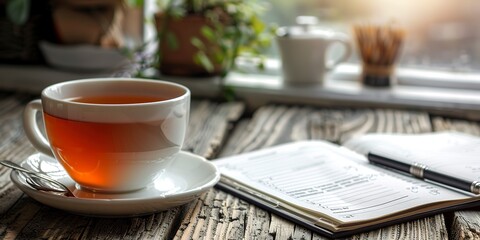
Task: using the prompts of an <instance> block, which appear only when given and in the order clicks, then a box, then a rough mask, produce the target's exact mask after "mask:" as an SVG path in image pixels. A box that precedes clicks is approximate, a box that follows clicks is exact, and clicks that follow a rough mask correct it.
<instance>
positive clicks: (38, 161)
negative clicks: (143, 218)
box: [10, 152, 220, 217]
mask: <svg viewBox="0 0 480 240" xmlns="http://www.w3.org/2000/svg"><path fill="white" fill-rule="evenodd" d="M21 165H22V166H23V167H25V168H27V169H30V170H34V171H38V172H43V173H45V174H48V175H50V176H51V177H53V178H55V179H56V180H58V181H60V182H62V183H63V184H65V185H66V186H67V187H68V188H69V189H70V190H71V191H72V192H73V194H74V195H75V196H76V198H74V197H66V196H63V195H57V194H54V193H50V192H43V191H39V190H35V189H33V188H32V187H30V186H29V185H28V184H27V183H26V182H25V178H24V177H23V175H22V174H18V172H17V171H12V173H11V174H10V178H11V179H12V181H13V182H14V183H15V185H17V186H18V187H19V188H20V189H21V190H22V191H23V192H25V193H26V194H27V195H29V196H30V197H32V198H34V199H35V200H37V201H39V202H41V203H43V204H45V205H48V206H51V207H54V208H58V209H62V210H65V211H69V212H73V213H77V214H81V215H90V216H104V217H105V216H111V217H115V216H138V215H144V214H149V213H153V212H159V211H163V210H167V209H169V208H172V207H175V206H179V205H182V204H185V203H188V202H190V201H192V200H194V199H195V198H197V197H198V196H199V195H200V194H201V193H203V192H205V191H207V190H208V189H210V188H211V187H213V186H214V185H215V184H216V183H217V182H218V180H219V179H220V173H219V171H218V170H217V168H216V167H215V165H213V164H212V163H210V162H208V161H207V160H205V159H204V158H202V157H200V156H197V155H194V154H191V153H187V152H180V153H179V154H178V157H177V159H176V160H174V161H173V163H172V164H171V165H170V166H169V167H168V168H167V170H166V171H165V174H162V175H161V176H160V177H159V178H157V180H155V182H154V183H152V184H150V185H149V186H147V187H145V188H144V189H141V190H138V191H135V192H129V193H118V194H106V193H93V192H90V191H85V190H81V189H79V187H78V186H77V184H75V182H74V181H73V180H72V179H71V178H70V177H69V176H68V175H67V173H66V172H65V170H63V167H62V166H61V165H60V164H59V163H58V162H57V161H56V160H55V159H53V158H51V157H48V156H46V155H43V154H40V153H38V154H34V155H31V156H29V157H28V158H27V159H26V160H24V161H23V162H22V163H21Z"/></svg>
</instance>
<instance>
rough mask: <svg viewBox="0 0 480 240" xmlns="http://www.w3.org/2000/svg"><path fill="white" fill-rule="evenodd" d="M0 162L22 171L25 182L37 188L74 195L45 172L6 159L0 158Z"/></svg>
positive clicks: (68, 195)
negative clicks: (35, 170) (29, 168)
mask: <svg viewBox="0 0 480 240" xmlns="http://www.w3.org/2000/svg"><path fill="white" fill-rule="evenodd" d="M0 164H2V165H3V166H6V167H9V168H12V169H14V170H17V171H20V172H21V173H23V176H24V177H25V181H26V182H27V184H28V185H30V186H31V187H33V188H35V189H37V190H41V191H47V192H57V193H63V195H65V196H67V197H75V195H73V193H72V192H71V191H70V189H68V187H67V186H65V185H64V184H63V183H61V182H59V181H57V180H55V179H53V178H51V177H50V176H48V175H46V174H43V173H39V172H34V171H31V170H28V169H26V168H24V167H22V166H20V165H18V164H16V163H14V162H12V161H8V160H1V161H0Z"/></svg>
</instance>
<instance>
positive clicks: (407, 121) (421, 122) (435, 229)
mask: <svg viewBox="0 0 480 240" xmlns="http://www.w3.org/2000/svg"><path fill="white" fill-rule="evenodd" d="M430 131H432V127H431V125H430V119H429V116H428V114H426V113H421V112H412V111H399V110H384V109H376V110H374V109H356V110H352V109H315V108H309V107H286V106H275V105H269V106H265V107H262V108H260V109H258V110H257V111H256V112H255V113H254V115H253V117H252V119H250V120H249V121H248V120H244V121H243V122H241V123H240V124H239V125H238V128H237V129H236V130H235V132H234V133H233V134H232V135H231V137H230V139H229V140H228V141H227V144H226V146H225V147H224V149H223V151H222V152H221V153H220V156H229V155H233V154H238V153H242V152H247V151H252V150H256V149H261V148H265V147H268V146H272V145H277V144H280V143H285V142H290V141H299V140H305V139H324V140H328V141H331V142H336V143H342V142H344V141H346V140H347V139H349V138H351V137H355V136H359V135H362V134H366V133H372V132H382V133H421V132H430ZM248 208H249V209H250V212H257V211H258V212H260V211H263V210H257V207H256V206H254V205H250V204H248ZM267 215H270V216H264V215H261V216H258V215H256V214H248V215H247V220H246V224H247V226H246V229H248V230H249V232H251V230H250V229H256V230H255V232H259V233H264V232H266V231H268V234H269V235H268V236H267V238H272V239H325V238H323V237H321V236H319V235H318V234H316V233H312V232H311V231H309V230H307V229H304V228H302V227H301V226H297V225H295V224H293V223H291V222H289V221H286V220H284V219H282V218H279V217H277V216H276V215H274V214H268V213H267ZM268 219H270V221H269V222H268V224H267V223H266V220H268ZM258 223H262V224H258ZM262 236H265V235H262ZM412 237H413V238H415V239H446V238H447V237H448V234H447V230H446V226H445V224H444V219H443V215H437V216H434V217H430V218H425V219H420V220H417V221H413V222H409V223H405V224H399V225H395V226H391V227H386V228H382V229H379V230H376V231H371V232H367V233H364V234H359V235H356V236H353V237H352V238H354V239H392V238H398V239H410V238H412ZM417 237H418V238H417Z"/></svg>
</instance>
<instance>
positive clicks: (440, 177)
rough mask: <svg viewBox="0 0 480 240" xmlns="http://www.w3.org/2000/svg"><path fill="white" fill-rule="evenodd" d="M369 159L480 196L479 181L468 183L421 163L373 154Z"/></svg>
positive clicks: (369, 155) (369, 154)
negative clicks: (411, 162) (406, 161)
mask: <svg viewBox="0 0 480 240" xmlns="http://www.w3.org/2000/svg"><path fill="white" fill-rule="evenodd" d="M367 158H368V160H369V161H370V162H371V163H374V164H377V165H380V166H384V167H389V168H392V169H395V170H398V171H401V172H405V173H409V174H411V175H412V176H414V177H417V178H421V179H427V180H430V181H434V182H438V183H441V184H445V185H447V186H450V187H454V188H457V189H461V190H464V191H467V192H471V193H474V194H480V182H479V181H468V180H465V179H461V178H457V177H453V176H449V175H446V174H443V173H440V172H436V171H435V170H432V169H429V168H428V166H426V165H423V164H420V163H414V164H408V163H404V162H400V161H397V160H393V159H390V158H386V157H382V156H379V155H376V154H373V153H368V155H367Z"/></svg>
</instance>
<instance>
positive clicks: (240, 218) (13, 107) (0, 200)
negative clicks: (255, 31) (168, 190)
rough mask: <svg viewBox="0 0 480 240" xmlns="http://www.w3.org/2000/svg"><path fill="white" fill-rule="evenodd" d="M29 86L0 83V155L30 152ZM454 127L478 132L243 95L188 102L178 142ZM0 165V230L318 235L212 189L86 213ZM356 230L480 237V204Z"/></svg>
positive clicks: (15, 233) (4, 233) (201, 149)
mask: <svg viewBox="0 0 480 240" xmlns="http://www.w3.org/2000/svg"><path fill="white" fill-rule="evenodd" d="M31 99H32V96H29V95H27V94H20V93H12V92H0V159H9V160H12V161H15V162H21V161H22V160H24V159H25V158H26V157H27V156H28V155H30V154H32V153H34V152H35V150H34V149H33V147H32V146H31V144H30V143H29V142H28V140H27V139H26V137H25V135H24V133H23V129H22V122H21V115H22V111H23V107H24V105H25V104H26V103H27V102H28V101H29V100H31ZM440 130H458V131H463V132H468V133H471V134H474V135H480V123H479V122H469V121H464V120H454V119H448V118H444V117H439V116H430V115H429V114H427V113H425V112H412V111H402V110H391V109H321V108H311V107H305V106H282V105H268V106H264V107H262V108H260V109H258V110H256V111H255V112H254V113H253V115H251V116H249V115H248V114H246V113H245V112H244V105H243V104H242V103H215V102H211V101H207V100H194V101H193V102H192V109H191V119H190V126H189V133H188V137H187V141H186V142H185V146H184V149H185V150H187V151H191V152H194V153H196V154H199V155H202V156H204V157H206V158H208V159H214V158H217V157H223V156H229V155H233V154H238V153H242V152H248V151H251V150H255V149H260V148H264V147H268V146H272V145H276V144H280V143H284V142H289V141H296V140H302V139H326V140H329V141H332V142H337V143H341V142H343V141H344V140H346V139H348V138H349V137H352V136H354V135H360V134H365V133H371V132H388V133H393V132H401V133H421V132H430V131H440ZM10 171H11V170H10V169H7V168H5V167H0V238H1V239H14V238H17V239H60V238H61V239H171V238H174V239H325V238H323V237H322V236H319V235H318V234H316V233H312V232H311V231H309V230H307V229H305V228H303V227H301V226H299V225H295V224H293V223H291V222H289V221H288V220H285V219H282V218H280V217H277V216H276V215H274V214H271V213H269V212H268V211H265V210H262V209H260V208H258V207H257V206H255V205H252V204H249V203H248V202H245V201H243V200H241V199H239V198H237V197H234V196H232V195H230V194H227V193H225V192H223V191H220V190H218V189H215V188H213V189H211V190H210V191H208V192H207V193H205V194H203V195H202V196H201V197H200V198H199V199H198V200H195V201H193V202H191V203H189V204H186V205H184V206H181V207H177V208H174V209H171V210H169V211H165V212H160V213H155V214H151V215H147V216H142V217H133V218H93V217H85V216H79V215H74V214H70V213H68V212H64V211H61V210H57V209H54V208H50V207H47V206H45V205H42V204H40V203H38V202H36V201H35V200H33V199H31V198H30V197H28V196H26V195H25V194H23V193H22V191H20V190H19V189H18V188H17V187H16V186H15V185H13V183H12V182H11V181H10V177H9V175H10ZM352 238H353V239H447V238H451V239H480V212H478V211H475V210H470V211H461V212H454V213H448V214H441V215H436V216H432V217H428V218H424V219H419V220H417V221H412V222H407V223H404V224H399V225H394V226H390V227H385V228H382V229H378V230H375V231H371V232H365V233H362V234H359V235H355V236H352Z"/></svg>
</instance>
